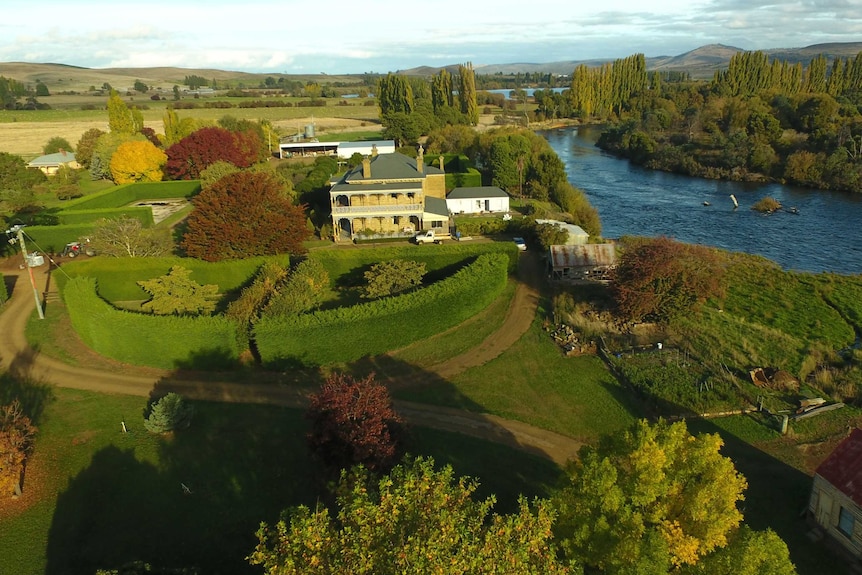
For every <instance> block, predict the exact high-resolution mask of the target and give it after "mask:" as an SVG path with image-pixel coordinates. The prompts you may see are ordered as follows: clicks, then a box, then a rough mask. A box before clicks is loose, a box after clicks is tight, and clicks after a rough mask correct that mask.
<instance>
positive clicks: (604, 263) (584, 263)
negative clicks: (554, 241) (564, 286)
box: [548, 244, 617, 281]
mask: <svg viewBox="0 0 862 575" xmlns="http://www.w3.org/2000/svg"><path fill="white" fill-rule="evenodd" d="M616 263H617V252H616V247H615V246H614V244H572V245H554V246H550V247H549V248H548V274H549V275H550V277H551V279H553V280H568V281H606V280H607V279H608V274H609V272H610V271H611V270H612V269H613V268H614V267H616Z"/></svg>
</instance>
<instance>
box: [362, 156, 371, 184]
mask: <svg viewBox="0 0 862 575" xmlns="http://www.w3.org/2000/svg"><path fill="white" fill-rule="evenodd" d="M362 177H363V178H365V179H369V178H371V158H367V157H366V158H362Z"/></svg>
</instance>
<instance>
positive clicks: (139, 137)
mask: <svg viewBox="0 0 862 575" xmlns="http://www.w3.org/2000/svg"><path fill="white" fill-rule="evenodd" d="M146 141H147V138H146V136H144V135H143V134H126V133H123V132H109V133H107V134H103V135H101V136H99V139H98V140H97V141H96V145H95V147H94V148H93V154H92V156H91V158H90V177H92V178H93V179H94V180H103V179H110V178H112V174H111V160H112V159H113V157H114V154H115V153H116V152H117V149H118V148H119V147H120V145H122V144H125V143H126V142H146Z"/></svg>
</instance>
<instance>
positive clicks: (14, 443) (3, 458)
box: [0, 399, 36, 495]
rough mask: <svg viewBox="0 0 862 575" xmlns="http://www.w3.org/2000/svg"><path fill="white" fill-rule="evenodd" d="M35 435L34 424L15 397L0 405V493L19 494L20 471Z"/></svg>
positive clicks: (22, 468)
mask: <svg viewBox="0 0 862 575" xmlns="http://www.w3.org/2000/svg"><path fill="white" fill-rule="evenodd" d="M35 437H36V426H34V425H33V423H32V422H31V421H30V418H29V417H27V416H26V415H25V414H24V409H23V408H22V407H21V403H20V402H19V401H18V400H17V399H16V400H14V401H12V403H10V404H8V405H2V406H0V495H13V494H14V495H20V494H21V473H22V472H23V471H24V462H25V461H26V459H27V456H28V455H29V454H30V451H31V450H32V448H33V440H34V438H35Z"/></svg>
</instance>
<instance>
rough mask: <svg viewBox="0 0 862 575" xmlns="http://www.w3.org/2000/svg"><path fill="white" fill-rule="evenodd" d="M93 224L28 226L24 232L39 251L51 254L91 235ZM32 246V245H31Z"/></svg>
mask: <svg viewBox="0 0 862 575" xmlns="http://www.w3.org/2000/svg"><path fill="white" fill-rule="evenodd" d="M92 231H93V224H66V225H60V226H27V227H26V228H24V233H25V235H26V236H27V238H28V239H29V240H31V241H32V242H33V244H34V245H35V247H36V249H38V250H39V251H41V252H43V253H46V254H51V253H54V254H56V253H60V252H62V251H63V248H64V247H66V244H68V243H69V242H76V241H78V240H79V239H80V238H82V237H87V236H89V235H90V234H91V233H92ZM31 248H32V246H31Z"/></svg>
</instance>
